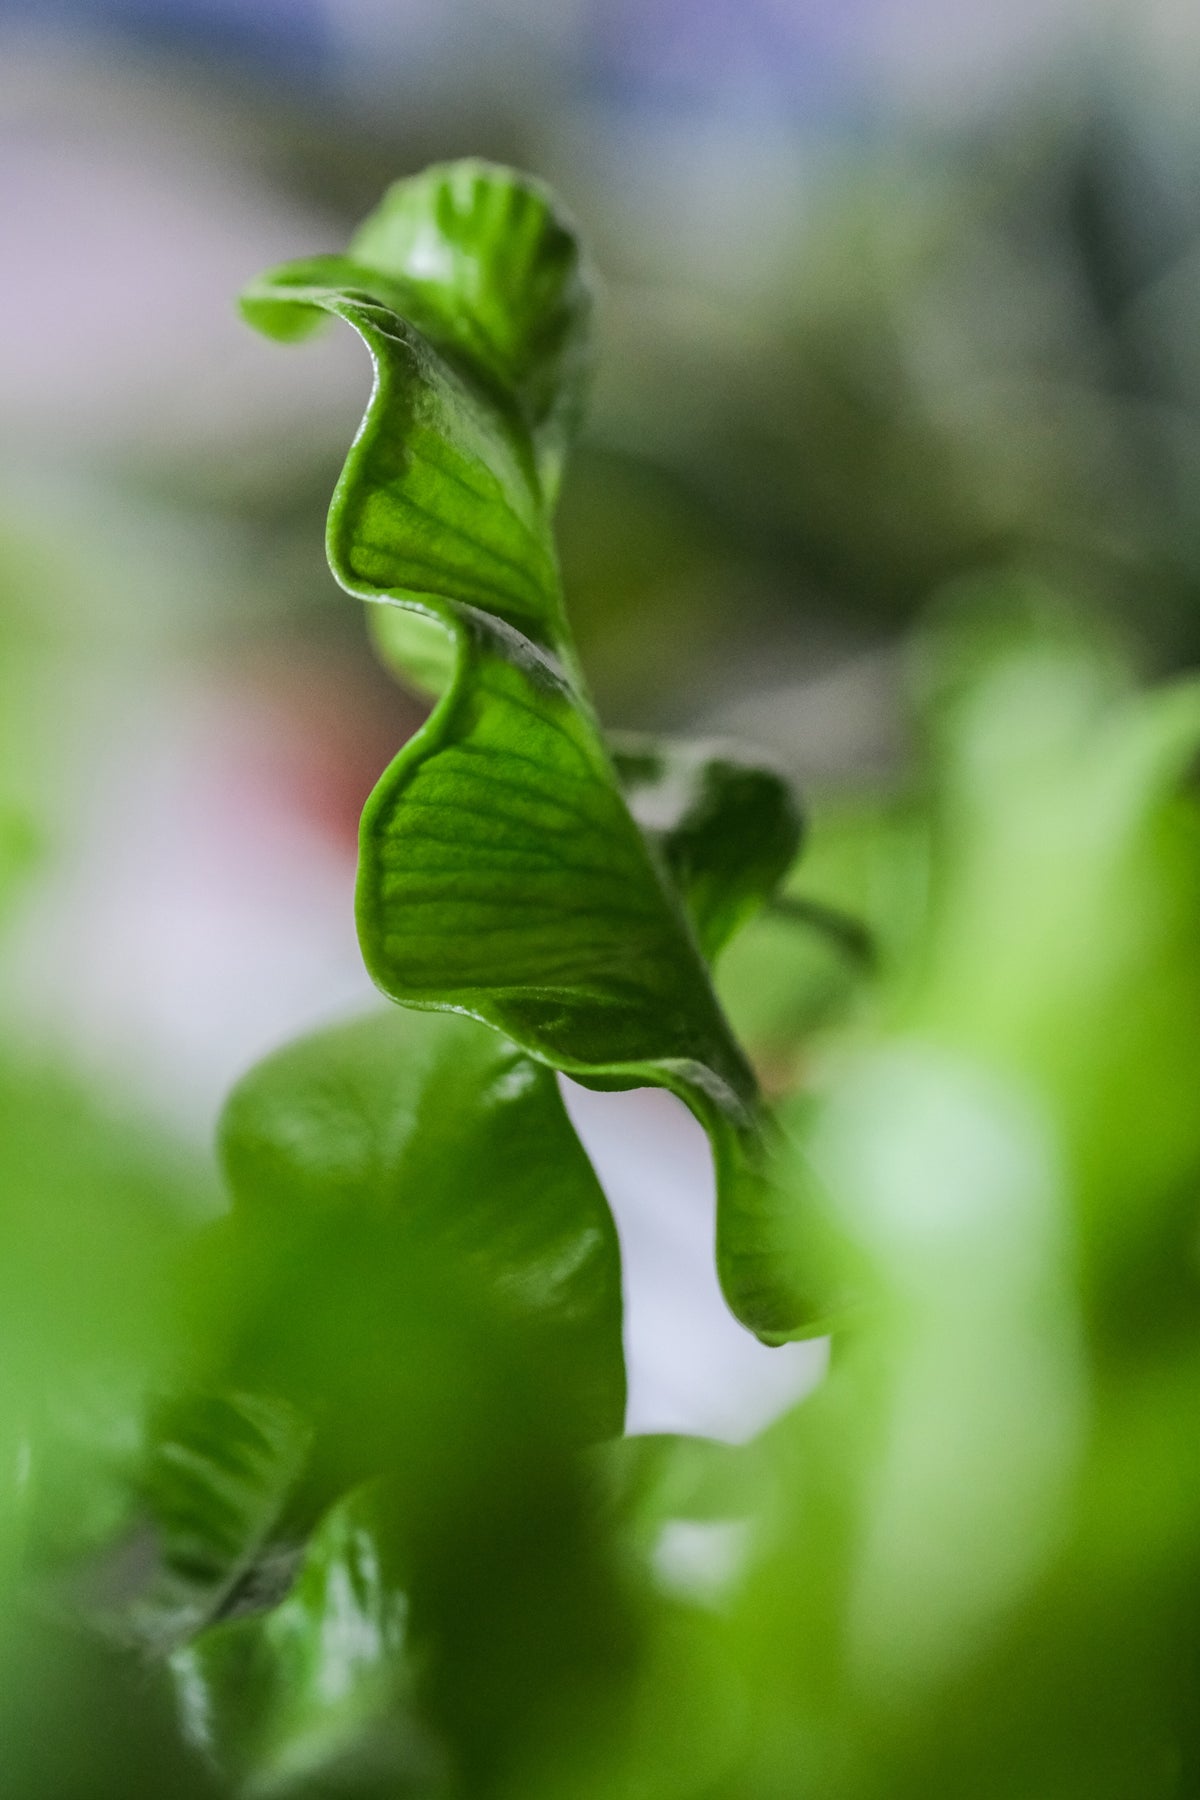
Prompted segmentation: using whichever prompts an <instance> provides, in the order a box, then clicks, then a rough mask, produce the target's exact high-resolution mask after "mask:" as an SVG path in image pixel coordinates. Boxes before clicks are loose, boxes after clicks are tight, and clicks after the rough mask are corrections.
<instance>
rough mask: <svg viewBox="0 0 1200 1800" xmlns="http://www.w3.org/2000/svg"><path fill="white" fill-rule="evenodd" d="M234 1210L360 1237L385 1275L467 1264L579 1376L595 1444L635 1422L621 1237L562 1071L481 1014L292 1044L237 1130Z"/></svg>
mask: <svg viewBox="0 0 1200 1800" xmlns="http://www.w3.org/2000/svg"><path fill="white" fill-rule="evenodd" d="M221 1147H222V1153H223V1159H224V1163H225V1168H226V1172H227V1175H228V1178H229V1184H230V1187H231V1189H232V1192H233V1196H234V1201H235V1207H236V1209H237V1211H238V1213H239V1214H240V1215H241V1218H242V1220H244V1221H245V1223H246V1224H247V1226H248V1227H249V1228H250V1229H251V1230H252V1231H253V1233H254V1235H255V1236H256V1237H257V1238H260V1239H261V1240H262V1242H263V1244H264V1247H265V1249H266V1251H267V1253H268V1254H269V1253H270V1245H271V1240H272V1234H273V1233H274V1232H276V1231H277V1232H278V1235H279V1238H280V1240H281V1241H282V1242H288V1241H289V1240H290V1239H291V1238H292V1236H293V1234H294V1232H295V1231H296V1230H297V1229H299V1230H300V1231H301V1232H302V1233H307V1234H310V1235H311V1237H312V1241H313V1244H314V1246H315V1248H314V1249H313V1250H312V1251H310V1255H311V1256H312V1257H313V1258H314V1264H313V1277H314V1280H319V1279H320V1278H321V1275H322V1272H323V1265H322V1262H321V1260H320V1252H319V1247H320V1245H321V1244H322V1243H324V1242H328V1243H330V1244H332V1243H333V1242H334V1241H335V1240H337V1239H339V1238H340V1239H341V1240H342V1241H345V1240H346V1239H347V1237H348V1236H353V1237H356V1238H358V1239H359V1240H361V1242H362V1244H363V1246H364V1248H365V1250H366V1251H367V1252H368V1253H370V1254H371V1255H372V1256H373V1259H374V1269H375V1279H376V1280H377V1281H379V1282H386V1279H387V1276H388V1272H389V1271H390V1270H399V1269H400V1267H401V1265H403V1264H404V1263H405V1262H406V1261H407V1262H411V1261H413V1260H414V1259H415V1258H420V1259H421V1260H422V1261H423V1262H424V1263H426V1264H428V1265H429V1266H430V1267H432V1268H435V1269H436V1268H437V1267H441V1268H442V1269H443V1270H453V1271H455V1272H461V1273H462V1275H463V1277H464V1278H465V1279H466V1280H468V1281H472V1282H473V1283H474V1284H475V1285H476V1286H478V1287H479V1289H480V1290H481V1291H485V1292H486V1293H487V1294H488V1295H489V1296H492V1297H494V1298H495V1299H496V1300H497V1301H498V1302H499V1303H500V1304H501V1305H502V1306H503V1307H504V1308H505V1309H506V1310H507V1311H508V1312H509V1313H511V1314H512V1315H513V1317H514V1318H515V1319H517V1320H519V1321H520V1322H521V1323H522V1324H523V1325H524V1326H526V1327H528V1328H529V1329H530V1330H532V1331H536V1333H537V1334H538V1336H539V1338H541V1337H542V1336H545V1337H547V1338H548V1339H550V1340H551V1341H552V1343H553V1346H554V1355H555V1358H556V1361H557V1364H558V1368H559V1371H560V1373H561V1372H562V1371H563V1370H565V1369H568V1368H569V1369H570V1371H571V1378H572V1384H573V1389H574V1392H575V1395H576V1398H577V1401H578V1405H579V1408H580V1413H581V1421H582V1423H581V1429H582V1430H583V1431H584V1433H585V1435H595V1436H605V1435H608V1434H610V1433H612V1432H616V1431H619V1430H620V1429H621V1423H622V1419H623V1414H624V1400H625V1382H624V1365H623V1359H622V1351H621V1279H620V1262H619V1257H618V1251H617V1239H616V1231H615V1228H614V1226H613V1222H612V1218H611V1215H610V1214H609V1211H608V1206H607V1203H606V1202H605V1199H604V1195H603V1193H602V1191H601V1189H600V1186H599V1183H598V1182H597V1180H596V1177H595V1175H594V1174H593V1172H592V1168H591V1164H590V1163H589V1162H588V1160H587V1157H586V1156H585V1155H584V1152H583V1149H582V1147H581V1145H580V1143H579V1140H578V1139H577V1138H576V1136H575V1133H574V1130H573V1128H572V1126H571V1124H570V1121H569V1120H568V1118H567V1115H566V1111H565V1109H564V1107H563V1103H562V1099H561V1097H560V1095H559V1092H558V1087H557V1084H556V1082H555V1080H554V1076H553V1075H552V1073H551V1072H550V1070H548V1069H547V1068H545V1067H544V1065H542V1064H540V1063H537V1062H535V1061H533V1060H532V1059H531V1058H530V1057H528V1056H524V1055H523V1054H522V1053H521V1052H520V1051H519V1050H517V1049H515V1048H514V1047H513V1045H512V1044H509V1043H506V1042H505V1041H504V1040H503V1039H502V1038H500V1037H498V1036H497V1035H496V1034H495V1033H494V1032H489V1031H485V1030H483V1029H481V1027H480V1026H479V1025H477V1024H476V1023H475V1022H474V1020H471V1019H467V1018H462V1017H458V1016H456V1015H453V1014H438V1013H423V1012H408V1011H398V1010H395V1009H389V1010H387V1011H381V1012H379V1013H373V1014H370V1015H368V1016H366V1017H364V1018H360V1019H356V1020H353V1021H351V1022H350V1023H349V1024H345V1025H339V1026H334V1027H332V1028H330V1029H328V1030H325V1031H321V1032H317V1033H315V1034H314V1035H313V1036H311V1037H308V1038H305V1039H302V1040H300V1041H299V1042H297V1043H294V1044H290V1045H288V1046H287V1047H286V1048H284V1049H283V1050H281V1051H279V1052H277V1053H276V1054H275V1055H274V1056H271V1057H269V1058H268V1059H267V1060H266V1061H265V1062H263V1063H261V1064H259V1066H258V1067H257V1068H256V1069H254V1070H252V1071H251V1073H250V1074H249V1075H248V1076H247V1077H246V1078H245V1079H244V1080H243V1081H242V1082H241V1084H240V1085H239V1086H238V1087H237V1088H235V1090H234V1092H233V1094H232V1096H231V1097H230V1100H229V1102H228V1105H227V1107H226V1111H225V1115H224V1118H223V1121H222V1126H221Z"/></svg>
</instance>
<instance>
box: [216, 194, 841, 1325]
mask: <svg viewBox="0 0 1200 1800" xmlns="http://www.w3.org/2000/svg"><path fill="white" fill-rule="evenodd" d="M514 221H518V222H519V229H516V228H514V225H513V222H514ZM520 222H523V223H520ZM566 234H567V228H566V227H565V226H564V225H563V224H562V223H561V221H555V220H554V218H553V214H552V209H551V208H550V203H549V202H548V200H547V198H546V196H545V195H544V193H543V192H542V190H541V189H540V188H537V187H536V186H534V185H532V184H530V183H528V182H526V181H524V180H523V179H522V178H520V177H518V176H515V175H512V174H509V173H507V172H505V171H502V170H494V169H489V168H487V167H484V166H481V165H478V164H470V165H465V166H458V165H455V166H452V167H451V168H449V169H443V170H438V171H433V172H431V173H430V175H428V176H425V177H421V178H419V179H418V181H416V182H415V183H410V184H401V186H400V187H399V188H397V189H394V190H393V191H392V193H391V194H390V195H389V197H388V199H387V201H386V202H385V205H384V208H383V210H382V211H381V213H380V214H378V215H376V217H375V218H374V219H373V220H372V221H369V222H368V224H367V225H366V226H365V227H364V228H363V230H362V232H361V233H360V234H359V236H358V237H357V238H356V239H355V241H354V244H353V245H352V246H351V254H350V256H349V257H348V258H337V257H326V258H319V259H316V260H310V261H308V262H305V263H300V264H294V265H290V266H289V267H287V268H285V269H283V270H279V271H276V272H275V273H274V274H273V275H271V276H268V277H266V278H265V279H264V280H263V281H261V282H259V283H258V284H257V285H256V286H255V287H254V288H252V289H251V290H250V292H249V294H248V295H247V298H246V301H245V308H246V312H247V316H248V317H249V318H250V320H251V322H252V323H254V324H256V325H259V326H260V327H262V328H263V329H265V330H267V331H269V332H271V333H273V334H274V335H276V336H279V337H283V338H287V337H291V336H296V335H299V334H300V333H301V332H302V331H303V330H305V329H308V328H309V327H310V326H311V324H312V323H313V321H314V320H315V319H316V318H317V317H319V315H320V314H322V313H329V314H332V315H334V316H337V317H340V318H343V319H345V320H346V321H347V323H349V324H350V325H352V326H353V327H354V329H355V330H356V331H357V332H358V333H359V335H360V336H361V337H362V339H363V341H364V343H365V344H366V346H367V348H368V350H369V351H370V354H371V356H372V359H373V361H374V364H375V372H376V380H375V389H374V393H373V395H372V398H371V402H370V404H369V406H368V409H367V414H366V417H365V419H364V421H363V425H362V429H361V430H360V433H359V436H358V438H357V440H356V442H355V444H354V447H353V449H352V451H351V453H350V456H349V459H348V461H347V463H346V467H345V469H344V471H343V474H342V477H341V480H340V481H339V483H338V487H337V491H336V494H335V497H334V501H333V505H332V508H331V510H330V516H329V531H328V550H329V559H330V563H331V566H332V568H333V571H334V574H335V575H336V577H337V579H338V581H339V582H340V583H341V585H342V586H343V587H344V588H346V590H347V591H348V592H349V593H351V594H354V595H357V596H359V597H361V598H363V599H369V600H376V601H383V602H385V603H388V604H390V605H393V606H397V607H403V608H410V609H413V610H414V611H415V612H416V613H418V614H420V615H422V616H424V617H425V618H427V619H430V620H432V621H434V622H435V623H440V625H441V626H442V627H443V628H444V629H445V630H446V631H447V632H448V633H449V634H450V636H451V637H452V639H453V641H454V646H455V664H454V673H453V677H452V679H451V680H450V683H449V686H448V687H447V689H446V691H445V693H444V694H443V695H442V698H441V700H440V702H439V704H438V706H437V707H436V709H435V711H434V713H433V715H432V717H431V718H430V720H429V721H428V723H427V724H426V725H425V726H424V728H423V729H422V730H421V731H420V732H419V733H418V734H417V735H416V737H415V738H413V739H412V741H411V742H410V743H409V744H408V745H406V747H405V748H404V749H403V750H402V751H401V753H400V755H399V756H398V757H397V758H396V760H395V761H394V762H393V763H392V765H391V767H390V768H389V769H388V770H387V772H386V773H385V774H384V776H383V778H382V780H381V781H380V783H379V785H378V787H377V788H376V790H375V792H374V794H373V795H372V797H371V799H370V801H369V802H368V805H367V807H366V810H365V812H364V814H363V821H362V834H361V855H360V868H359V889H358V918H359V936H360V941H361V944H362V948H363V955H364V958H365V961H366V964H367V967H368V969H369V971H370V973H371V975H372V977H373V978H374V980H375V981H376V982H377V984H378V985H379V987H380V988H381V989H382V990H383V991H384V992H385V993H386V994H387V995H389V997H390V998H392V999H394V1000H397V1001H400V1002H402V1003H403V1004H406V1005H409V1006H417V1007H438V1008H443V1007H445V1008H451V1009H453V1010H455V1011H458V1012H465V1013H470V1014H471V1015H472V1016H474V1017H475V1018H478V1019H481V1020H483V1021H484V1022H485V1023H487V1024H490V1025H492V1026H494V1027H496V1029H498V1030H499V1031H501V1032H503V1033H504V1034H505V1035H506V1036H507V1037H509V1038H511V1039H512V1040H513V1042H515V1043H517V1044H519V1045H520V1046H521V1047H522V1048H523V1049H525V1050H527V1051H528V1052H529V1053H530V1054H531V1055H532V1056H535V1057H537V1058H539V1059H540V1060H542V1061H544V1062H546V1063H549V1064H550V1065H551V1066H553V1067H555V1068H558V1069H562V1070H565V1071H567V1072H569V1073H571V1074H574V1075H576V1076H577V1077H578V1078H579V1079H580V1080H582V1081H585V1082H589V1083H591V1084H593V1085H597V1086H636V1085H661V1086H665V1087H668V1088H670V1089H672V1090H673V1091H674V1092H676V1093H677V1094H679V1095H680V1096H681V1097H682V1098H683V1099H684V1101H685V1102H686V1103H687V1104H688V1105H689V1106H690V1107H691V1108H692V1110H693V1111H694V1112H695V1113H696V1114H697V1116H698V1117H699V1118H700V1119H701V1120H702V1122H703V1123H704V1125H705V1126H706V1128H707V1129H708V1131H709V1133H710V1135H711V1137H712V1139H713V1143H714V1151H715V1156H716V1162H717V1172H718V1194H719V1198H718V1221H717V1259H718V1266H719V1271H720V1275H721V1280H722V1285H723V1287H724V1290H725V1293H726V1295H727V1298H728V1299H729V1302H730V1305H731V1306H732V1308H733V1310H734V1312H735V1313H736V1314H737V1315H738V1316H739V1317H740V1318H741V1319H742V1320H743V1321H744V1322H746V1323H747V1324H749V1325H750V1326H751V1327H752V1328H753V1329H754V1330H756V1331H758V1332H759V1333H760V1335H763V1336H767V1337H771V1338H777V1337H780V1336H785V1335H788V1334H789V1333H790V1332H791V1331H793V1330H795V1329H798V1328H801V1327H803V1325H804V1324H805V1321H806V1303H805V1300H804V1296H803V1294H802V1291H801V1288H800V1284H799V1282H798V1280H797V1279H796V1275H795V1271H794V1270H793V1269H792V1268H791V1267H790V1265H789V1263H788V1261H787V1255H786V1245H787V1242H788V1232H787V1229H786V1223H787V1222H786V1219H785V1218H783V1217H782V1216H781V1210H783V1208H782V1202H781V1201H780V1199H779V1197H778V1196H777V1195H776V1194H775V1193H774V1192H773V1191H772V1190H771V1189H769V1188H768V1187H767V1186H766V1184H765V1183H764V1182H763V1181H762V1180H761V1179H760V1177H759V1175H758V1174H757V1169H758V1166H759V1162H760V1158H761V1122H760V1117H759V1101H758V1095H757V1090H756V1086H755V1082H754V1078H753V1075H752V1073H751V1071H750V1068H749V1065H748V1064H747V1062H746V1059H745V1057H744V1056H743V1054H742V1052H741V1050H740V1048H739V1047H738V1045H737V1042H736V1040H735V1039H734V1037H733V1035H732V1033H731V1032H730V1030H729V1027H728V1025H727V1023H726V1021H725V1019H724V1017H723V1015H722V1013H721V1010H720V1007H719V1005H718V1004H717V1001H716V998H715V996H714V994H713V990H712V987H711V985H710V983H709V979H708V974H707V970H706V968H705V966H704V961H703V957H702V955H701V951H700V946H699V944H698V942H697V940H696V937H695V935H694V933H693V931H692V930H691V928H690V927H689V924H688V922H687V919H686V917H685V915H684V912H683V909H682V907H681V904H680V901H679V898H678V896H677V894H676V893H675V891H674V889H673V887H672V884H671V881H670V879H669V876H668V874H667V871H666V870H665V869H664V868H663V867H662V866H660V863H659V861H658V859H657V857H656V855H655V853H654V852H653V851H652V849H651V847H650V845H649V844H648V843H647V841H646V839H645V838H644V837H643V835H642V833H641V831H640V830H639V828H638V826H637V825H636V824H635V823H634V821H633V818H632V817H631V815H630V813H629V810H628V808H627V806H626V805H625V802H624V800H623V798H622V795H621V792H620V787H619V784H618V781H617V776H616V772H615V770H614V768H613V764H612V760H611V758H610V756H609V753H608V751H607V749H606V748H605V745H604V743H603V741H602V739H601V736H600V733H599V730H598V727H597V724H596V721H595V718H594V715H593V712H592V708H591V704H590V701H589V699H588V697H587V694H586V690H585V687H584V684H583V680H582V676H581V674H580V672H579V668H578V663H577V658H576V655H575V651H574V648H573V645H572V643H571V639H570V634H569V631H568V628H567V624H566V619H565V614H564V610H563V603H562V595H561V591H560V586H559V579H558V571H557V563H556V558H555V552H554V544H553V538H552V533H551V524H550V511H551V503H552V499H553V494H554V489H555V486H556V479H557V465H558V454H559V450H558V447H559V446H560V444H561V442H562V440H563V437H564V433H565V425H566V422H567V420H568V419H569V418H570V417H572V416H573V414H574V411H575V409H576V405H577V398H578V379H577V376H578V368H579V356H580V349H579V346H580V341H581V331H582V322H583V316H584V298H583V289H582V286H581V285H580V284H579V280H578V273H577V269H576V264H575V261H574V251H573V249H570V250H569V249H568V236H567V235H566ZM424 635H425V637H428V633H426V634H424ZM391 649H392V653H393V656H394V657H395V656H399V658H400V659H401V660H403V658H404V657H405V655H406V654H408V652H409V650H411V649H412V646H411V645H410V646H408V648H407V649H406V646H405V644H404V642H403V640H402V639H401V640H400V641H399V642H398V643H393V644H392V646H391ZM427 653H428V644H427V643H425V642H422V643H421V644H420V645H419V646H417V649H416V657H415V662H416V665H417V666H415V667H414V670H413V672H414V674H415V675H416V677H417V679H418V681H420V680H421V679H424V680H425V682H426V684H427V685H428V684H429V682H430V670H429V666H428V655H427ZM433 679H434V684H435V685H436V684H437V683H440V681H441V679H442V671H440V670H435V672H434V678H433ZM772 856H773V852H772ZM756 860H758V859H757V858H756ZM766 860H767V861H768V862H770V861H771V860H772V857H771V856H768V857H767V858H766ZM718 875H719V871H717V870H716V869H711V868H710V869H709V871H708V879H709V880H710V882H711V887H712V892H711V893H709V894H707V895H706V896H705V897H704V898H703V899H702V900H699V898H698V897H699V895H700V891H701V889H702V888H703V886H704V883H703V882H702V881H699V880H697V881H693V882H692V883H691V887H692V894H693V901H694V902H695V903H698V904H699V906H700V913H701V916H702V919H703V926H704V930H705V931H706V933H708V934H709V935H711V936H713V937H715V936H716V935H718V934H719V933H720V932H723V931H724V930H725V929H726V928H727V926H728V925H729V924H730V923H732V920H733V918H734V917H735V916H736V915H737V913H738V912H739V911H740V910H741V908H742V905H743V903H744V892H743V890H742V889H740V888H739V889H738V898H737V899H736V901H735V900H733V899H728V900H726V899H720V900H718V899H717V897H716V887H717V880H718Z"/></svg>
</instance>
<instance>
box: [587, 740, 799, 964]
mask: <svg viewBox="0 0 1200 1800" xmlns="http://www.w3.org/2000/svg"><path fill="white" fill-rule="evenodd" d="M611 748H612V750H613V760H614V761H615V763H616V768H617V774H618V776H619V777H620V781H621V785H622V787H623V789H624V791H625V798H626V800H627V801H628V803H629V808H630V811H631V812H632V813H633V816H634V818H635V819H636V820H637V822H638V824H639V825H640V826H641V828H642V830H643V832H645V834H646V835H647V837H649V838H650V840H651V842H653V843H655V844H656V845H657V846H658V849H659V852H660V854H661V856H662V858H663V860H664V862H665V864H666V866H667V868H668V870H669V871H670V874H671V878H672V880H673V881H674V883H675V885H676V887H677V888H678V889H679V892H680V895H681V897H682V899H683V903H684V906H685V907H686V909H687V913H688V917H689V918H690V920H691V922H692V929H693V930H694V931H695V933H696V936H697V938H698V939H699V941H700V947H701V949H702V950H703V952H704V955H705V957H706V959H707V960H708V961H709V962H710V963H711V962H712V961H714V960H715V958H716V956H717V953H718V952H719V951H720V950H721V949H722V948H723V947H724V945H725V944H726V943H727V942H728V941H729V939H730V938H731V937H732V936H733V935H734V933H735V932H736V931H737V930H738V929H739V927H740V926H741V925H742V924H743V923H744V922H745V921H746V919H747V918H749V917H750V916H751V915H752V914H753V913H754V912H756V911H757V910H758V908H759V907H760V906H761V905H762V904H763V902H764V901H765V900H767V899H769V898H770V896H771V895H772V894H773V893H774V892H775V890H776V888H777V887H778V886H779V884H780V882H781V881H782V880H783V878H784V876H785V875H786V874H787V871H788V869H789V868H790V867H791V864H792V861H793V858H794V857H795V855H796V851H797V848H798V846H799V843H800V835H801V829H802V822H801V817H800V812H799V808H798V807H797V805H796V801H795V798H794V795H793V793H792V789H791V786H790V784H789V783H788V781H787V780H786V779H785V778H784V776H782V775H780V774H778V773H777V772H776V771H775V770H773V769H770V768H767V767H764V766H763V764H761V763H758V762H755V761H754V760H753V759H752V758H751V757H750V756H748V755H747V754H745V753H743V752H741V751H739V750H736V749H734V748H732V747H730V746H724V745H721V746H718V745H709V744H671V743H665V742H661V741H659V740H657V739H654V738H646V737H635V736H633V735H632V734H624V735H622V736H620V737H618V738H616V739H613V740H611Z"/></svg>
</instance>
